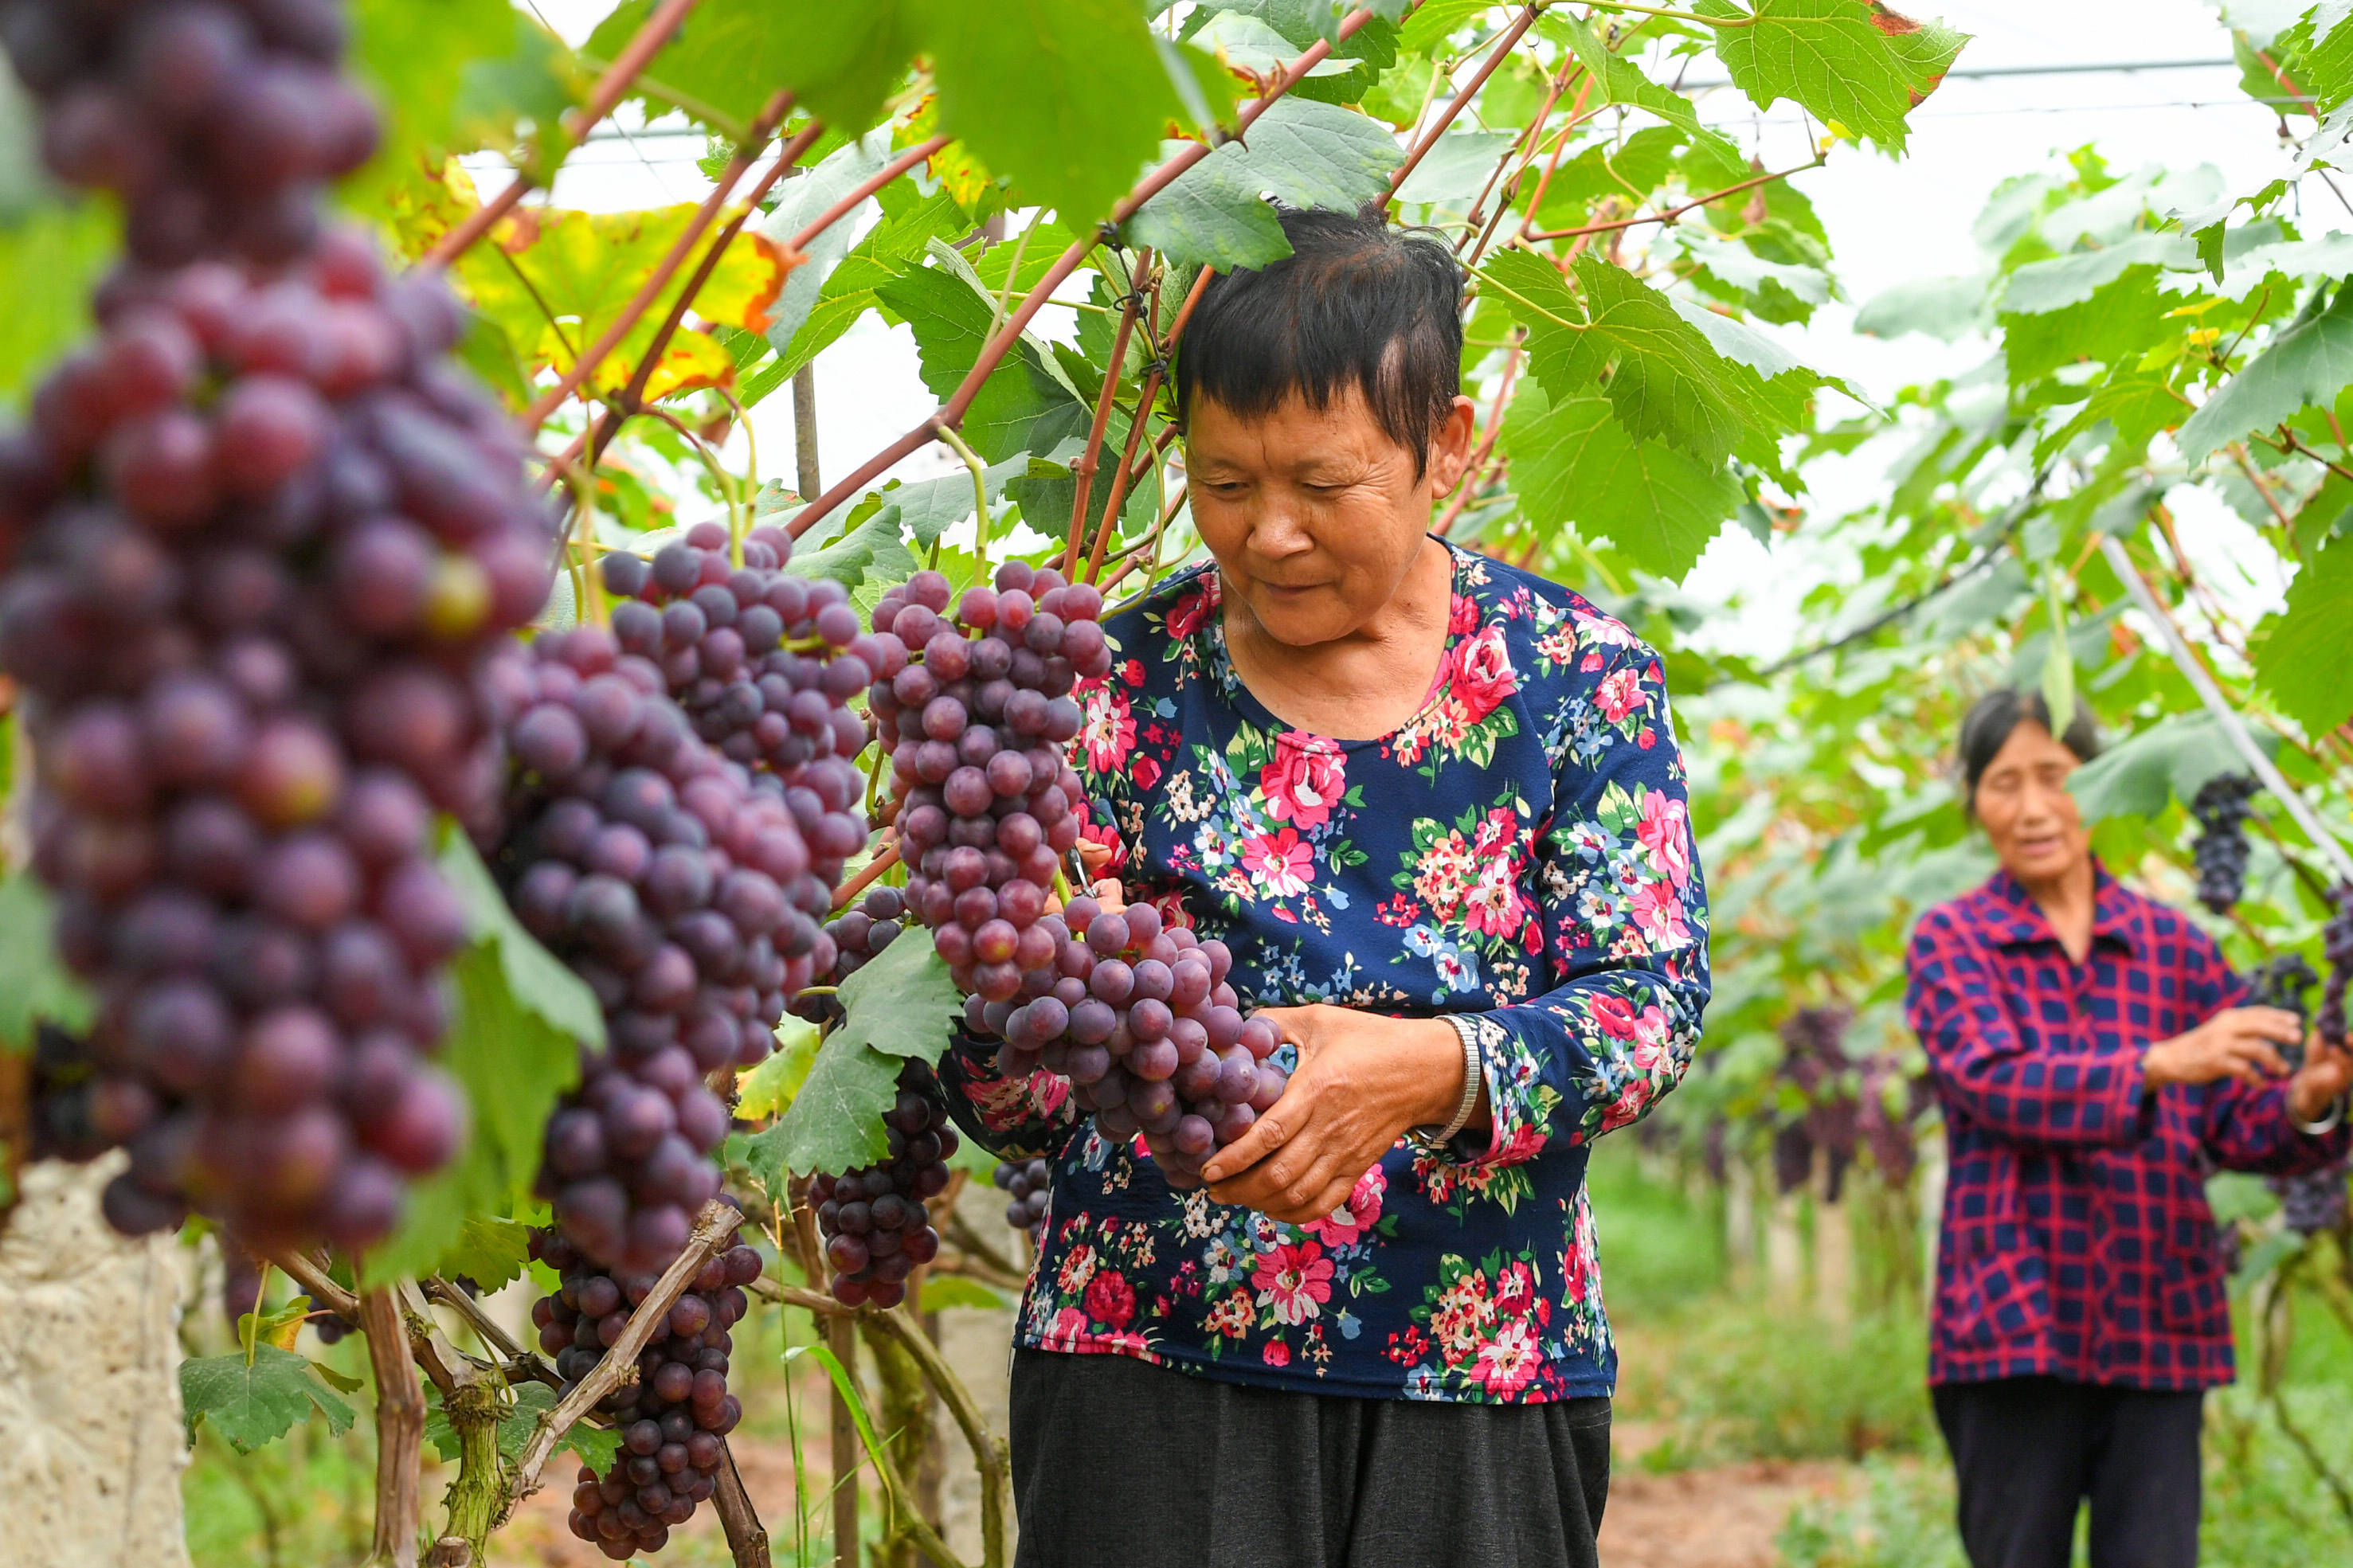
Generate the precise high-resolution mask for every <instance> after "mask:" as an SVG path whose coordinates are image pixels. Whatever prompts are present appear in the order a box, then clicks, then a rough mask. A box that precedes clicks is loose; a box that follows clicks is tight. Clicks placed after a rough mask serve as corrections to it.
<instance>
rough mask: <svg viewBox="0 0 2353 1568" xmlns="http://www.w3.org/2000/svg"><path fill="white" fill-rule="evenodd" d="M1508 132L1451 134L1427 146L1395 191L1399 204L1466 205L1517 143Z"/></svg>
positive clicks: (1512, 133)
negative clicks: (1428, 148) (1425, 151)
mask: <svg viewBox="0 0 2353 1568" xmlns="http://www.w3.org/2000/svg"><path fill="white" fill-rule="evenodd" d="M1519 139H1520V138H1519V134H1518V132H1511V131H1450V132H1447V133H1446V134H1445V135H1443V136H1441V137H1440V138H1439V139H1438V140H1437V141H1436V142H1431V143H1430V151H1429V152H1427V153H1423V154H1422V155H1421V162H1420V163H1416V164H1415V165H1414V166H1413V173H1412V174H1408V175H1407V176H1406V177H1405V184H1401V185H1399V186H1398V193H1397V199H1398V201H1399V202H1401V203H1420V204H1425V205H1426V204H1428V203H1431V202H1448V203H1451V204H1453V205H1456V206H1458V207H1459V206H1462V205H1468V204H1469V203H1470V202H1471V201H1472V200H1473V199H1474V198H1476V197H1477V195H1479V193H1480V192H1481V191H1482V190H1484V189H1486V188H1487V184H1488V181H1489V180H1490V179H1492V178H1493V175H1494V173H1495V164H1496V163H1497V162H1498V161H1499V160H1500V159H1501V158H1502V157H1503V156H1504V153H1506V152H1508V151H1509V150H1510V149H1511V148H1512V147H1513V146H1514V144H1515V143H1517V142H1518V141H1519Z"/></svg>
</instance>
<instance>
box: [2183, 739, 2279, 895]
mask: <svg viewBox="0 0 2353 1568" xmlns="http://www.w3.org/2000/svg"><path fill="white" fill-rule="evenodd" d="M2261 787H2262V786H2261V785H2259V784H2256V782H2255V781H2254V779H2253V777H2251V776H2250V775H2248V774H2246V773H2217V774H2216V775H2215V776H2214V777H2212V778H2211V779H2209V780H2207V781H2206V784H2205V785H2204V787H2203V788H2201V789H2200V790H2199V792H2198V797H2197V798H2196V799H2195V800H2193V801H2191V802H2190V803H2189V812H2190V815H2191V816H2195V817H2196V818H2197V819H2198V838H2197V841H2196V842H2195V843H2194V844H2192V845H2191V846H2190V854H2191V856H2192V858H2194V859H2195V861H2196V863H2197V867H2198V901H2199V902H2200V903H2201V904H2204V905H2205V906H2206V907H2207V908H2208V909H2210V910H2213V911H2214V912H2215V913H2216V914H2218V915H2219V914H2224V913H2227V912H2229V910H2230V908H2231V906H2232V905H2233V904H2235V903H2237V902H2238V901H2239V899H2240V897H2241V895H2242V894H2243V893H2245V892H2246V890H2247V802H2248V801H2249V800H2250V799H2251V798H2252V797H2253V795H2254V793H2255V791H2256V790H2257V789H2259V788H2261Z"/></svg>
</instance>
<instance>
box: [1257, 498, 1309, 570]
mask: <svg viewBox="0 0 2353 1568" xmlns="http://www.w3.org/2000/svg"><path fill="white" fill-rule="evenodd" d="M1314 548H1315V541H1314V537H1313V536H1312V535H1310V534H1309V533H1308V531H1307V529H1306V526H1305V524H1304V522H1303V521H1302V520H1301V518H1300V516H1299V514H1298V513H1297V512H1296V511H1294V510H1293V509H1292V508H1291V507H1290V506H1289V505H1288V504H1286V503H1285V502H1283V501H1282V500H1280V499H1270V500H1265V501H1263V502H1261V504H1260V508H1259V510H1258V512H1257V515H1255V516H1254V517H1252V518H1251V519H1250V553H1251V554H1253V555H1256V556H1257V557H1259V558H1260V559H1261V560H1262V561H1284V560H1288V559H1290V558H1291V557H1292V556H1294V555H1304V554H1306V553H1307V552H1309V551H1311V550H1313V549H1314Z"/></svg>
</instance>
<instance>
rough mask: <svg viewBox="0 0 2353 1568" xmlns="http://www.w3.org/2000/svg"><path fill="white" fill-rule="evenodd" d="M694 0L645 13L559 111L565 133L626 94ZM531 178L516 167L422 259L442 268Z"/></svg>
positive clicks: (576, 133) (508, 207)
mask: <svg viewBox="0 0 2353 1568" xmlns="http://www.w3.org/2000/svg"><path fill="white" fill-rule="evenodd" d="M696 3H697V0H663V4H662V5H660V6H659V8H658V9H657V10H656V11H655V12H654V14H653V15H652V16H649V17H647V18H646V25H645V26H642V27H639V28H638V30H637V33H636V34H635V36H633V37H631V38H630V39H629V41H628V43H627V44H625V45H623V46H622V48H621V52H620V53H619V54H617V55H616V56H614V57H613V63H612V65H611V67H610V68H607V70H606V72H605V74H604V75H603V76H601V77H598V78H597V79H596V86H595V87H594V88H592V89H589V92H588V101H587V102H586V103H584V104H582V105H581V106H580V108H579V110H577V111H575V112H573V113H567V114H566V115H565V116H564V120H563V125H564V134H565V136H566V137H568V138H570V139H571V140H573V141H575V142H576V141H578V140H579V139H580V138H581V137H582V136H584V135H586V134H587V132H588V128H589V127H590V126H592V125H594V124H596V122H597V121H600V120H602V119H604V118H605V116H607V115H608V114H610V113H612V112H613V108H614V106H615V105H616V104H617V103H619V102H620V101H621V100H622V99H623V98H624V97H625V96H627V95H628V90H629V88H630V86H631V85H632V84H633V83H635V82H636V80H637V79H638V75H639V73H641V72H642V71H644V69H645V68H646V67H648V66H649V65H651V64H652V63H653V58H654V57H655V56H656V55H658V54H659V53H661V49H662V46H663V45H664V44H667V43H669V42H670V35H671V34H672V33H675V32H677V31H678V27H679V24H680V23H681V22H683V21H685V20H686V14H687V13H688V12H690V11H691V10H693V9H694V7H695V5H696ZM533 184H535V182H534V181H533V179H532V178H531V176H530V175H529V174H525V173H524V172H523V171H522V170H520V169H518V170H516V171H515V177H514V179H513V180H512V182H510V183H509V184H508V185H507V188H506V189H505V190H503V191H501V192H500V193H499V194H498V195H495V196H493V197H491V199H490V200H489V201H487V202H485V203H483V204H482V205H480V206H479V207H477V208H475V209H474V211H473V212H472V213H471V214H470V216H468V217H467V218H466V221H465V222H463V223H461V224H459V226H457V227H455V228H453V229H451V230H450V231H449V232H448V233H447V234H445V235H443V236H442V237H441V239H440V242H439V243H438V244H437V245H435V246H434V247H433V248H432V249H431V250H428V251H427V252H426V253H425V260H426V261H427V263H429V264H431V265H433V266H436V267H447V266H448V265H449V263H450V262H452V261H455V260H456V259H457V258H459V257H460V256H462V255H464V254H465V252H466V249H467V247H470V246H471V245H472V244H473V243H474V242H475V241H476V240H478V239H480V238H481V237H482V236H484V235H485V234H488V233H489V232H490V231H491V226H492V225H494V224H496V223H497V222H498V221H499V219H501V218H502V217H504V216H506V215H507V214H508V213H510V212H512V211H513V210H514V205H515V204H516V203H517V202H520V201H521V200H522V198H523V196H524V195H526V194H528V193H529V192H530V190H531V189H532V187H533Z"/></svg>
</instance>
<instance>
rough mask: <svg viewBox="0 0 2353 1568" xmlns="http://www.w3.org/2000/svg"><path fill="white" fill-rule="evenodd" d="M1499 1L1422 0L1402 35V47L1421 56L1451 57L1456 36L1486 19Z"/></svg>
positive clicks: (1407, 19) (1408, 18) (1408, 20)
mask: <svg viewBox="0 0 2353 1568" xmlns="http://www.w3.org/2000/svg"><path fill="white" fill-rule="evenodd" d="M1494 4H1495V0H1421V4H1420V5H1418V6H1416V7H1415V8H1414V13H1413V15H1412V16H1408V17H1407V18H1406V19H1405V22H1404V24H1403V26H1401V27H1400V29H1399V30H1398V47H1399V48H1400V49H1403V50H1406V51H1407V52H1409V53H1411V54H1417V55H1451V54H1453V53H1454V50H1453V48H1452V47H1451V40H1452V38H1453V37H1454V35H1455V34H1457V33H1459V32H1461V31H1462V30H1463V29H1464V28H1465V27H1467V26H1470V24H1471V23H1472V20H1473V19H1475V18H1478V17H1481V16H1484V15H1485V14H1486V13H1487V12H1488V11H1490V10H1492V9H1493V6H1494Z"/></svg>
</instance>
